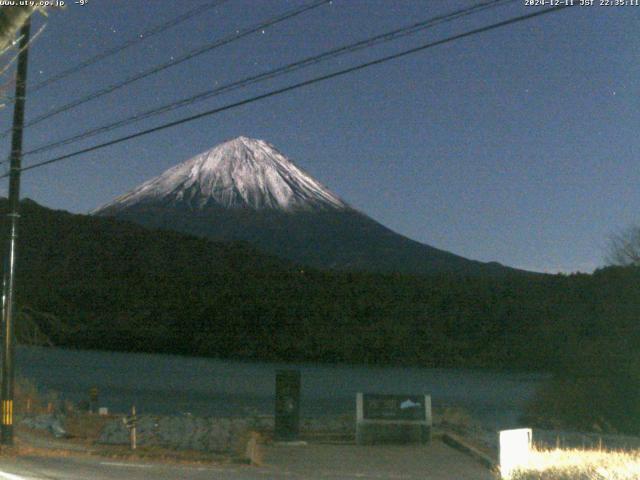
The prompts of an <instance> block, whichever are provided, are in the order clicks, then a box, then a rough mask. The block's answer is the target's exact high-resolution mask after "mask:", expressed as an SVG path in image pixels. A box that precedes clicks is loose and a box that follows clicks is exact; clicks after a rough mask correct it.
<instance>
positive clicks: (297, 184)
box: [92, 137, 349, 213]
mask: <svg viewBox="0 0 640 480" xmlns="http://www.w3.org/2000/svg"><path fill="white" fill-rule="evenodd" d="M144 204H163V205H176V206H178V205H185V206H187V207H188V208H190V209H202V208H204V207H208V206H220V207H224V208H229V209H240V208H249V209H253V210H263V209H273V210H281V211H287V212H290V211H305V210H343V209H349V206H348V205H347V204H346V203H345V202H343V201H342V200H341V199H340V198H338V197H337V196H336V195H334V194H333V193H331V192H330V191H329V190H328V189H327V188H326V187H325V186H323V185H322V184H320V183H319V182H318V181H316V180H314V179H313V178H312V177H311V176H310V175H309V174H307V173H306V172H304V171H303V170H301V169H300V168H298V167H296V166H295V165H294V164H293V163H292V162H291V161H290V160H289V159H288V158H287V157H285V156H284V155H282V154H281V153H280V152H279V151H278V150H276V148H275V147H274V146H273V145H271V144H269V143H267V142H265V141H263V140H256V139H252V138H247V137H238V138H235V139H233V140H229V141H227V142H224V143H222V144H220V145H218V146H216V147H214V148H213V149H211V150H208V151H206V152H204V153H201V154H199V155H196V156H195V157H193V158H191V159H190V160H187V161H186V162H184V163H181V164H179V165H176V166H175V167H172V168H170V169H169V170H167V171H166V172H164V173H163V174H162V175H160V176H158V177H156V178H153V179H151V180H149V181H147V182H145V183H143V184H141V185H140V186H138V187H137V188H135V189H134V190H132V191H131V192H129V193H125V194H124V195H121V196H120V197H118V198H116V199H115V200H113V201H112V202H110V203H109V204H107V205H104V206H102V207H100V208H98V209H96V210H95V211H94V212H92V213H103V212H105V211H106V212H117V211H120V210H124V209H127V208H128V207H130V206H132V205H144Z"/></svg>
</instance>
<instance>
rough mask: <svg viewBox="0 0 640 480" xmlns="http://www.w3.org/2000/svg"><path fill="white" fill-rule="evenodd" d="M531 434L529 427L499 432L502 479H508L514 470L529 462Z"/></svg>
mask: <svg viewBox="0 0 640 480" xmlns="http://www.w3.org/2000/svg"><path fill="white" fill-rule="evenodd" d="M532 435H533V434H532V433H531V429H530V428H518V429H515V430H502V431H501V432H500V475H501V476H502V478H503V479H507V480H508V479H510V478H511V476H512V475H513V472H514V471H515V470H517V469H518V468H522V467H525V466H526V465H527V464H528V463H529V456H530V455H531V444H532V438H533V437H532Z"/></svg>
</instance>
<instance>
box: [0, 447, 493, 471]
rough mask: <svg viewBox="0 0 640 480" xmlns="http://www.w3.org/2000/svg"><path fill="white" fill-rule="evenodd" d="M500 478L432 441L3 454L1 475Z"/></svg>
mask: <svg viewBox="0 0 640 480" xmlns="http://www.w3.org/2000/svg"><path fill="white" fill-rule="evenodd" d="M123 478H126V479H130V480H151V479H153V480H205V479H206V480H265V479H287V480H302V479H305V480H306V479H308V480H383V479H391V480H418V479H420V480H449V479H453V480H495V477H494V476H493V475H492V474H491V472H489V470H487V469H486V468H485V467H483V466H481V465H480V464H479V463H477V462H476V461H475V460H474V459H472V458H470V457H468V456H466V455H465V454H463V453H460V452H458V451H457V450H454V449H453V448H451V447H448V446H447V445H445V444H443V443H442V442H440V441H438V440H435V441H433V442H432V443H431V444H430V445H427V446H369V447H359V446H356V445H318V444H312V445H308V446H270V447H265V451H264V465H263V466H260V467H253V466H248V465H221V466H214V465H200V466H199V465H189V466H186V465H173V464H163V463H151V462H144V461H136V462H130V461H119V460H113V459H104V458H98V457H89V456H67V457H35V456H21V457H15V458H0V480H116V479H117V480H121V479H123Z"/></svg>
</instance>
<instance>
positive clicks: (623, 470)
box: [511, 449, 640, 480]
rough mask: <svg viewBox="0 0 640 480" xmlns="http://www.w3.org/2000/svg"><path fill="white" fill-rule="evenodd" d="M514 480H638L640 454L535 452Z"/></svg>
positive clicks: (576, 451)
mask: <svg viewBox="0 0 640 480" xmlns="http://www.w3.org/2000/svg"><path fill="white" fill-rule="evenodd" d="M511 479H512V480H569V479H571V480H637V479H640V451H634V452H621V451H620V452H613V451H598V450H561V449H556V450H535V449H534V450H533V451H532V452H531V456H530V458H529V462H528V464H527V466H526V468H523V469H521V470H518V471H516V472H514V473H513V475H512V476H511Z"/></svg>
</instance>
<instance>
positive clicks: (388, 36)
mask: <svg viewBox="0 0 640 480" xmlns="http://www.w3.org/2000/svg"><path fill="white" fill-rule="evenodd" d="M515 1H517V0H490V1H486V2H484V3H479V4H476V5H474V6H472V7H467V8H464V9H460V10H456V11H454V12H451V13H448V14H445V15H439V16H436V17H431V18H429V19H427V20H423V21H421V22H416V23H413V24H411V25H408V26H406V27H402V28H398V29H395V30H392V31H390V32H386V33H383V34H380V35H376V36H374V37H371V38H368V39H365V40H361V41H359V42H356V43H352V44H349V45H344V46H342V47H338V48H335V49H332V50H329V51H327V52H325V53H322V54H319V55H313V56H310V57H307V58H304V59H302V60H299V61H296V62H293V63H290V64H288V65H284V66H282V67H278V68H275V69H272V70H269V71H267V72H263V73H260V74H258V75H253V76H250V77H246V78H244V79H242V80H237V81H235V82H231V83H228V84H225V85H221V86H219V87H217V88H215V89H210V90H206V91H204V92H200V93H198V94H196V95H192V96H190V97H187V98H184V99H182V100H178V101H175V102H171V103H168V104H165V105H162V106H160V107H155V108H153V109H151V110H147V111H144V112H140V113H138V114H136V115H132V116H130V117H127V118H124V119H121V120H118V121H116V122H113V123H110V124H108V125H103V126H101V127H96V128H92V129H89V130H85V131H84V132H81V133H79V134H76V135H73V136H72V137H68V138H65V139H62V140H58V141H55V142H52V143H48V144H45V145H42V146H40V147H37V148H35V149H33V150H30V151H28V152H25V153H24V155H33V154H36V153H41V152H44V151H47V150H51V149H53V148H56V147H60V146H63V145H69V144H71V143H76V142H78V141H80V140H84V139H86V138H90V137H93V136H95V135H98V134H101V133H106V132H109V131H111V130H114V129H116V128H119V127H123V126H125V125H129V124H131V123H135V122H138V121H140V120H144V119H147V118H150V117H154V116H157V115H160V114H162V113H166V112H169V111H172V110H175V109H177V108H182V107H185V106H188V105H192V104H194V103H197V102H201V101H204V100H208V99H210V98H212V97H215V96H217V95H220V94H222V93H228V92H231V91H233V90H236V89H239V88H244V87H246V86H248V85H252V84H255V83H258V82H262V81H264V80H270V79H273V78H275V77H278V76H280V75H284V74H287V73H291V72H293V71H296V70H299V69H301V68H305V67H308V66H311V65H315V64H318V63H321V62H323V61H325V60H328V59H332V58H336V57H339V56H342V55H345V54H348V53H353V52H355V51H358V50H362V49H364V48H369V47H372V46H374V45H378V44H380V43H383V42H390V41H393V40H396V39H398V38H402V37H405V36H408V35H412V34H415V33H417V32H420V31H422V30H425V29H427V28H431V27H434V26H436V25H439V24H441V23H446V22H450V21H453V20H456V19H459V18H462V17H464V16H467V15H472V14H476V13H478V12H480V11H484V10H487V9H490V8H495V7H498V6H501V5H504V4H507V3H513V2H515ZM0 163H3V162H0Z"/></svg>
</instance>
